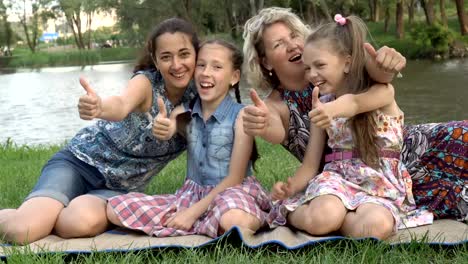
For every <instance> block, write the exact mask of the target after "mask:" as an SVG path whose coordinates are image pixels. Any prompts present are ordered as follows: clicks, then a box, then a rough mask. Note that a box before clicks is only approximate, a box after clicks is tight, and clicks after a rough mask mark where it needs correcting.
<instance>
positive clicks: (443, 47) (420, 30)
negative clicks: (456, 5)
mask: <svg viewBox="0 0 468 264" xmlns="http://www.w3.org/2000/svg"><path fill="white" fill-rule="evenodd" d="M410 34H411V38H412V39H413V40H414V42H415V44H416V46H417V48H418V53H419V54H417V56H418V57H429V58H434V57H435V56H437V55H442V56H443V57H447V56H448V53H449V50H450V45H451V44H452V42H453V41H454V36H455V33H454V32H453V31H452V30H450V29H449V28H446V27H444V26H442V25H440V24H438V23H436V24H434V25H432V26H428V25H426V24H416V25H415V26H414V27H413V28H412V29H411V33H410Z"/></svg>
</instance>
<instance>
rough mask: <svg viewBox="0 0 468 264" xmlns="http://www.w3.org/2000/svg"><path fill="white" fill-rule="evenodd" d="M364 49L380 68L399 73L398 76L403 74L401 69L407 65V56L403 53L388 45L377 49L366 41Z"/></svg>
mask: <svg viewBox="0 0 468 264" xmlns="http://www.w3.org/2000/svg"><path fill="white" fill-rule="evenodd" d="M364 49H365V50H366V52H367V54H368V55H369V58H371V59H372V63H374V64H375V65H377V67H378V68H380V69H382V70H383V71H385V72H391V73H398V76H397V77H399V76H401V74H400V71H401V70H403V68H404V67H405V66H406V58H405V57H404V56H403V55H401V53H399V52H398V51H396V50H395V49H393V48H389V47H387V46H383V47H381V48H380V49H379V50H377V51H376V50H375V48H374V47H373V46H372V45H371V44H370V43H364Z"/></svg>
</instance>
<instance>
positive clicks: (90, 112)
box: [78, 77, 102, 120]
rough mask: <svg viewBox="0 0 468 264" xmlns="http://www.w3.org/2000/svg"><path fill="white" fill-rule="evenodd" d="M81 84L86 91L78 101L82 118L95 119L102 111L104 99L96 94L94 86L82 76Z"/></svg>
mask: <svg viewBox="0 0 468 264" xmlns="http://www.w3.org/2000/svg"><path fill="white" fill-rule="evenodd" d="M80 84H81V86H83V88H84V89H85V91H86V94H85V95H82V96H81V97H80V99H79V101H78V112H79V113H80V118H81V119H83V120H93V119H94V118H97V117H99V116H100V115H101V113H102V101H101V97H99V95H97V94H96V92H95V91H94V89H93V88H91V86H90V85H89V83H88V82H87V81H86V80H85V79H84V78H83V77H80Z"/></svg>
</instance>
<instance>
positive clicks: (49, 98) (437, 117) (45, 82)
mask: <svg viewBox="0 0 468 264" xmlns="http://www.w3.org/2000/svg"><path fill="white" fill-rule="evenodd" d="M131 69H132V65H131V64H125V63H121V64H105V65H94V66H86V67H55V68H42V69H39V70H20V71H16V72H12V73H8V72H3V73H0V144H1V143H4V142H6V141H7V140H8V139H10V140H12V141H13V142H14V143H16V144H18V145H23V144H27V145H39V144H60V143H63V142H65V141H67V140H69V139H70V138H71V137H73V136H74V135H75V133H76V132H77V131H78V130H79V129H80V128H82V127H84V126H87V125H89V124H92V123H93V121H84V120H81V119H80V118H79V116H78V111H77V106H76V105H77V103H78V98H79V97H80V96H81V95H82V94H84V93H85V92H84V90H83V88H82V87H81V86H80V84H79V82H78V78H79V76H84V77H86V78H87V79H88V80H89V82H90V83H91V86H92V87H93V88H94V89H95V90H96V91H97V93H98V94H99V95H101V96H102V97H105V96H108V95H112V94H117V93H119V92H120V90H122V89H123V88H124V87H125V85H126V83H127V81H128V79H129V78H130V76H131ZM403 75H404V76H403V78H401V79H397V80H395V81H394V86H395V87H396V93H397V94H396V96H397V100H398V104H399V105H400V107H401V108H402V109H403V111H404V112H405V116H406V122H408V123H420V122H441V121H448V120H460V119H468V111H467V110H468V60H466V59H465V60H451V61H446V62H430V61H410V62H408V65H407V67H406V69H405V70H404V72H403ZM242 94H247V93H245V92H243V93H242ZM246 101H248V100H245V101H244V102H246Z"/></svg>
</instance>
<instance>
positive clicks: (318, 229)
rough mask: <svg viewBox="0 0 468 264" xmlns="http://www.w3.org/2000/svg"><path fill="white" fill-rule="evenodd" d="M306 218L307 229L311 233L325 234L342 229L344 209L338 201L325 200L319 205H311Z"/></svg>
mask: <svg viewBox="0 0 468 264" xmlns="http://www.w3.org/2000/svg"><path fill="white" fill-rule="evenodd" d="M307 209H308V210H307V215H308V216H306V217H305V218H304V223H305V231H307V232H308V233H310V234H311V235H325V234H328V233H330V232H334V231H337V230H339V229H340V227H341V225H342V224H343V220H344V215H343V210H340V208H337V207H336V203H328V202H324V203H321V204H319V205H317V206H309V207H308V208H307Z"/></svg>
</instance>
